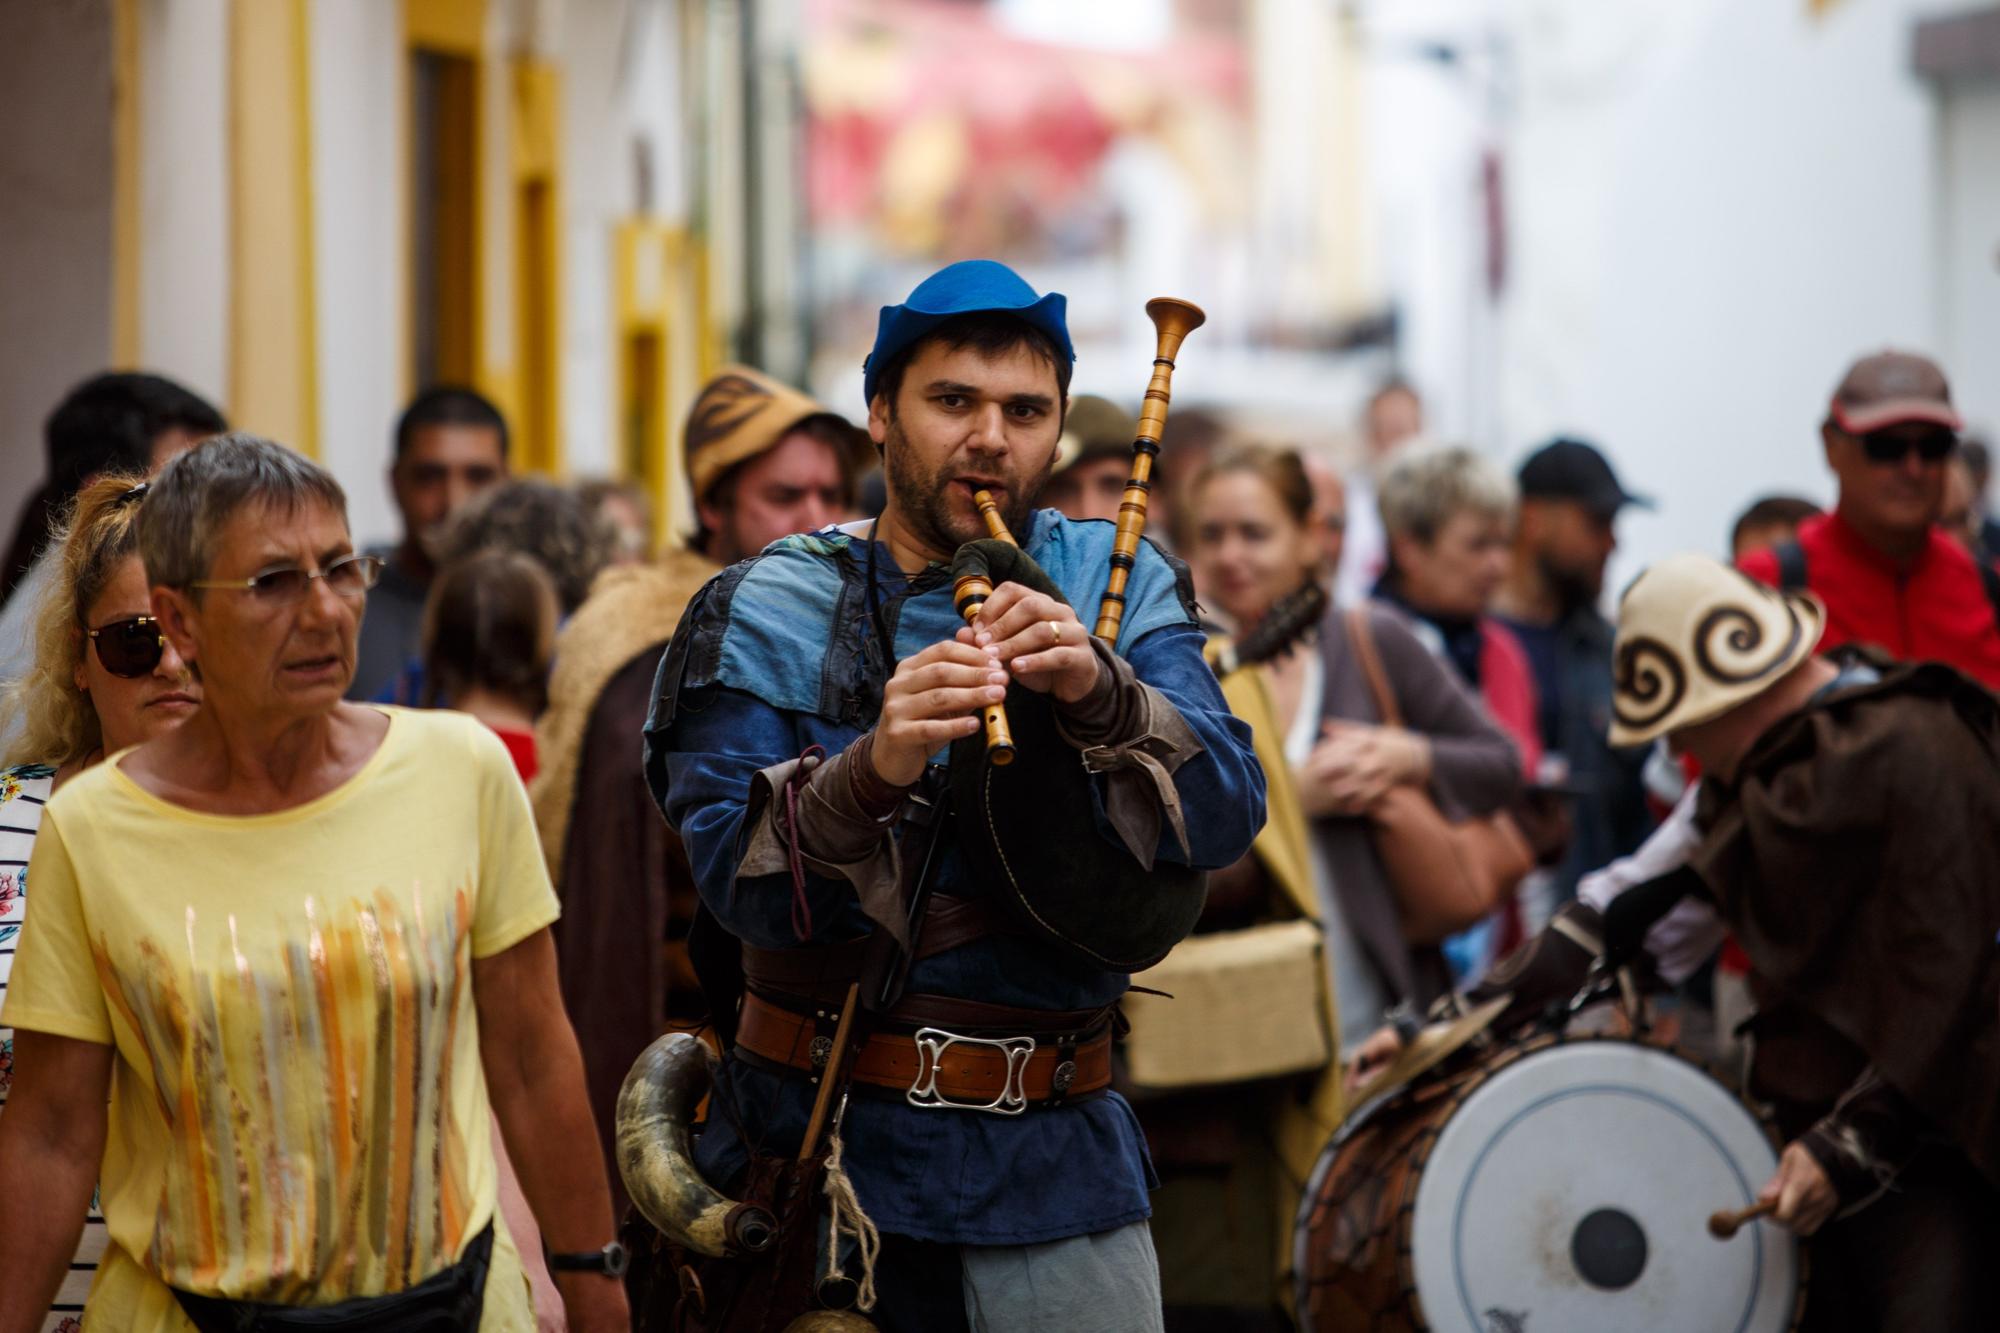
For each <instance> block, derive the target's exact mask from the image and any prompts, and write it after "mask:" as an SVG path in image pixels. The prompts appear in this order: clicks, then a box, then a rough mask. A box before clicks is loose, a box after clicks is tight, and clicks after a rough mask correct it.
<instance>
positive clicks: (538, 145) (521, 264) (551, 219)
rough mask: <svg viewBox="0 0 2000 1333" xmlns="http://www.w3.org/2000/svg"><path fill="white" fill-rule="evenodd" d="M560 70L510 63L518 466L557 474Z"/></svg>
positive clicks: (526, 61)
mask: <svg viewBox="0 0 2000 1333" xmlns="http://www.w3.org/2000/svg"><path fill="white" fill-rule="evenodd" d="M561 126H562V76H561V74H560V73H559V71H558V70H557V69H556V67H555V65H554V64H552V63H551V62H549V61H546V60H539V59H535V58H532V57H520V58H517V59H516V60H515V61H514V64H513V125H512V131H513V134H512V147H513V154H512V157H513V177H514V179H513V189H512V192H511V193H512V198H513V205H514V217H513V226H514V375H513V381H514V389H515V394H516V403H517V410H516V422H515V427H516V429H515V438H516V439H518V440H519V441H520V456H519V463H518V466H520V467H523V468H527V469H530V470H533V471H536V472H543V473H547V474H550V475H554V476H559V475H561V474H562V473H563V471H564V458H563V447H562V309H563V286H562V192H561V186H562V174H561V170H560V161H561V153H562V134H561Z"/></svg>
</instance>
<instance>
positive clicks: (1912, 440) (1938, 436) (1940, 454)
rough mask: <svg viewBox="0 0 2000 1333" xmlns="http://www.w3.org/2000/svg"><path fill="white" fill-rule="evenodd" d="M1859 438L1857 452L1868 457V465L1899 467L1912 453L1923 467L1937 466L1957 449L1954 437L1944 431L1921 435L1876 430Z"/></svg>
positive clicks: (1956, 438)
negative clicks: (1915, 453) (1911, 452)
mask: <svg viewBox="0 0 2000 1333" xmlns="http://www.w3.org/2000/svg"><path fill="white" fill-rule="evenodd" d="M1860 438H1861V452H1862V453H1864V454H1866V455H1868V461H1869V462H1871V463H1900V462H1902V461H1903V460H1904V459H1905V458H1908V457H1909V456H1910V450H1912V449H1914V450H1916V451H1917V457H1918V458H1921V459H1923V460H1924V461H1925V462H1926V463H1941V462H1943V461H1944V460H1945V459H1947V458H1949V457H1950V456H1951V451H1952V450H1954V449H1956V448H1958V436H1957V435H1955V434H1953V433H1952V432H1951V431H1948V430H1927V431H1925V432H1924V433H1923V434H1921V435H1906V434H1901V433H1898V432H1896V431H1893V430H1878V431H1873V432H1871V433H1869V434H1867V435H1863V436H1861V437H1860Z"/></svg>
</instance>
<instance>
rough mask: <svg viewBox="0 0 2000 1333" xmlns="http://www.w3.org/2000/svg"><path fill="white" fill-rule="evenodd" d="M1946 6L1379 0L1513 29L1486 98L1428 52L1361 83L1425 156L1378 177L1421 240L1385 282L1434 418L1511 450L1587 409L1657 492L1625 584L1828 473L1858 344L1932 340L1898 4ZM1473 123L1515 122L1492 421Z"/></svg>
mask: <svg viewBox="0 0 2000 1333" xmlns="http://www.w3.org/2000/svg"><path fill="white" fill-rule="evenodd" d="M1935 7H1936V5H1935V0H1843V3H1840V4H1838V5H1835V6H1834V7H1832V9H1831V10H1830V11H1829V12H1828V13H1827V14H1826V16H1825V17H1823V18H1815V17H1813V16H1812V15H1811V14H1810V13H1809V12H1808V6H1807V5H1806V4H1805V3H1804V0H1786V2H1785V3H1773V4H1754V5H1745V4H1734V3H1724V0H1630V2H1629V3H1619V4H1615V5H1606V4H1604V3H1603V2H1602V0H1510V2H1509V3H1497V2H1496V3H1477V2H1476V0H1420V2H1418V0H1413V2H1412V3H1411V4H1408V5H1402V4H1396V5H1386V6H1385V5H1382V4H1381V3H1379V0H1378V3H1377V4H1375V5H1373V6H1371V9H1370V19H1371V26H1372V27H1374V28H1375V29H1377V30H1380V29H1382V28H1384V27H1386V26H1387V25H1388V24H1389V17H1387V15H1388V14H1389V11H1393V16H1394V18H1395V21H1396V25H1397V27H1399V28H1400V29H1402V30H1403V31H1405V32H1409V31H1411V30H1413V29H1414V30H1415V31H1417V32H1419V33H1421V32H1422V31H1424V30H1426V25H1428V30H1429V31H1432V32H1437V33H1442V34H1445V35H1449V36H1452V37H1455V38H1457V39H1459V40H1461V41H1478V40H1479V39H1480V35H1481V34H1482V32H1486V31H1491V32H1493V33H1497V35H1498V36H1499V38H1500V39H1501V43H1502V45H1501V47H1500V48H1499V49H1500V50H1501V52H1502V54H1501V55H1500V57H1499V58H1498V60H1497V61H1496V63H1495V64H1494V66H1493V67H1492V69H1491V70H1490V71H1486V72H1487V73H1489V74H1490V75H1491V76H1492V77H1493V78H1494V79H1496V80H1497V83H1495V84H1493V85H1491V86H1490V88H1489V91H1490V92H1492V93H1493V94H1494V96H1493V97H1492V98H1491V99H1490V100H1482V101H1478V102H1472V101H1467V100H1465V99H1464V98H1463V97H1462V96H1461V97H1460V98H1459V100H1457V101H1454V100H1452V98H1451V97H1450V96H1449V95H1448V94H1447V92H1446V89H1448V88H1449V87H1450V86H1451V85H1452V84H1453V83H1454V82H1458V83H1460V84H1463V83H1464V82H1465V81H1466V80H1465V79H1464V78H1463V77H1457V78H1447V76H1446V75H1444V74H1443V73H1441V72H1438V71H1436V70H1435V69H1433V70H1431V71H1430V72H1428V73H1426V72H1424V71H1422V70H1420V69H1415V68H1404V69H1402V70H1394V69H1391V70H1388V72H1386V73H1378V78H1377V89H1378V92H1381V91H1382V90H1383V89H1384V88H1385V87H1388V88H1391V89H1392V90H1393V88H1394V87H1395V86H1399V85H1400V86H1402V87H1403V93H1404V95H1402V96H1400V97H1399V98H1397V99H1395V100H1390V99H1388V98H1386V97H1384V98H1378V100H1377V101H1376V103H1375V104H1374V108H1373V115H1374V117H1375V131H1376V134H1377V141H1378V142H1382V141H1385V140H1387V141H1390V142H1393V143H1396V144H1400V145H1401V146H1402V148H1403V150H1404V152H1405V157H1406V161H1405V163H1404V171H1405V174H1406V175H1407V176H1409V177H1411V178H1412V179H1411V180H1408V181H1406V182H1405V184H1404V186H1403V188H1402V191H1401V193H1400V195H1398V194H1393V193H1392V194H1389V195H1387V196H1385V198H1386V199H1387V200H1388V202H1390V203H1391V204H1392V205H1394V206H1397V207H1400V208H1402V209H1403V210H1405V213H1406V214H1408V215H1407V216H1404V215H1398V216H1392V217H1391V218H1389V219H1388V220H1386V221H1385V223H1384V225H1383V233H1384V235H1385V237H1390V238H1396V237H1401V238H1402V240H1401V242H1400V244H1402V245H1403V246H1404V248H1405V249H1406V250H1407V251H1409V252H1411V255H1412V257H1413V258H1414V259H1415V260H1416V261H1417V262H1415V263H1414V264H1408V265H1405V266H1402V267H1397V266H1396V264H1395V261H1394V259H1393V257H1392V261H1391V262H1392V283H1393V284H1394V285H1395V287H1396V289H1397V290H1398V291H1399V292H1400V293H1401V294H1402V297H1403V303H1404V309H1405V313H1406V315H1407V316H1408V324H1407V332H1408V334H1409V339H1410V341H1409V347H1410V351H1411V356H1410V357H1409V362H1410V365H1411V368H1412V371H1413V373H1414V374H1415V375H1416V377H1417V378H1418V379H1419V381H1420V383H1421V385H1422V387H1424V388H1425V389H1426V391H1427V392H1428V393H1429V394H1430V396H1431V397H1432V399H1433V401H1434V403H1435V405H1436V407H1437V409H1438V410H1437V412H1436V414H1435V415H1436V418H1437V420H1438V423H1439V427H1440V429H1439V431H1438V433H1440V434H1447V435H1450V434H1457V433H1459V432H1460V430H1462V429H1464V428H1466V427H1467V426H1470V427H1471V428H1472V431H1471V436H1472V442H1473V443H1474V444H1476V445H1479V446H1481V447H1484V448H1486V449H1489V450H1491V451H1492V452H1494V453H1495V454H1496V456H1498V457H1499V458H1500V459H1501V460H1502V461H1503V462H1505V463H1507V464H1508V465H1510V466H1511V465H1512V464H1514V463H1516V462H1517V461H1518V460H1519V459H1520V458H1521V457H1522V456H1523V455H1524V454H1525V453H1526V452H1527V450H1528V449H1529V448H1531V447H1533V446H1534V445H1536V444H1538V443H1540V442H1542V441H1544V440H1546V439H1547V438H1548V437H1549V436H1550V435H1551V434H1553V433H1555V432H1558V431H1564V432H1572V433H1577V434H1581V435H1584V436H1586V437H1588V438H1591V439H1593V440H1595V441H1597V442H1598V443H1599V444H1601V445H1602V446H1603V447H1604V448H1605V449H1606V450H1607V452H1608V453H1609V454H1610V455H1611V457H1612V459H1613V461H1614V464H1615V465H1616V467H1617V468H1618V470H1619V472H1620V474H1621V475H1622V477H1623V478H1624V480H1625V481H1626V483H1627V485H1628V486H1630V487H1631V488H1632V489H1635V490H1639V491H1644V492H1647V493H1650V494H1652V495H1653V496H1655V497H1657V498H1658V500H1659V501H1660V510H1659V512H1658V513H1657V514H1644V513H1634V514H1630V515H1628V517H1627V518H1626V519H1625V521H1624V522H1623V523H1622V524H1621V527H1620V536H1621V538H1622V539H1623V541H1624V543H1625V545H1624V549H1623V550H1622V551H1621V553H1620V555H1619V557H1618V559H1617V561H1616V563H1615V564H1614V568H1613V571H1612V576H1611V580H1610V582H1611V586H1612V588H1613V589H1614V590H1615V589H1616V588H1617V587H1619V586H1622V584H1623V582H1624V581H1626V580H1627V579H1629V578H1630V577H1631V576H1632V575H1633V574H1635V573H1636V572H1637V571H1638V569H1639V568H1640V567H1641V566H1642V565H1643V564H1644V563H1645V562H1647V561H1650V560H1652V559H1655V558H1657V557H1658V556H1661V555H1664V554H1666V553H1669V552H1671V551H1675V550H1681V549H1701V550H1708V551H1720V550H1721V549H1722V547H1723V546H1724V544H1725V542H1726V538H1727V533H1728V527H1729V524H1730V522H1731V521H1732V520H1733V518H1734V516H1735V514H1736V513H1737V512H1738V511H1739V510H1740V509H1741V508H1742V506H1743V505H1744V504H1745V503H1747V502H1748V501H1749V500H1750V499H1752V498H1753V497H1755V496H1757V495H1760V494H1763V493H1766V492H1770V491H1777V490H1784V491H1791V492H1797V493H1802V494H1805V495H1808V496H1811V497H1814V498H1817V499H1821V500H1826V499H1829V498H1830V495H1831V486H1830V483H1829V481H1828V479H1827V477H1826V474H1825V470H1824V467H1823V464H1822V462H1821V459H1820V455H1819V447H1818V439H1817V432H1816V427H1817V424H1818V422H1819V420H1820V418H1821V416H1822V415H1823V413H1824V410H1825V405H1826V400H1827V397H1828V395H1829V393H1830V392H1831V390H1832V388H1833V385H1834V383H1835V381H1836V380H1837V379H1838V378H1839V376H1840V374H1841V372H1842V371H1843V370H1844V369H1845V367H1846V366H1847V364H1848V363H1849V362H1850V361H1851V360H1853V359H1854V358H1855V357H1856V356H1858V355H1861V354H1864V353H1866V352H1868V351H1871V350H1874V349H1877V348H1879V347H1881V346H1883V345H1885V344H1891V343H1893V344H1898V345H1903V346H1909V347H1913V348H1916V349H1919V350H1926V351H1932V352H1937V351H1940V350H1942V343H1943V342H1944V341H1945V339H1944V330H1943V328H1942V327H1941V322H1940V311H1939V309H1938V304H1939V303H1938V299H1937V288H1938V281H1937V279H1936V277H1935V276H1934V263H1935V261H1936V238H1937V236H1938V225H1937V218H1936V217H1934V215H1933V214H1934V209H1933V203H1932V201H1933V198H1934V193H1935V189H1936V184H1937V170H1936V163H1937V155H1936V152H1935V149H1934V134H1935V128H1936V126H1935V121H1936V117H1935V110H1934V104H1933V101H1932V99H1931V96H1930V94H1929V92H1928V90H1927V89H1926V88H1925V86H1924V85H1923V84H1921V83H1920V82H1919V81H1918V80H1917V79H1916V77H1915V76H1914V75H1913V74H1912V73H1911V70H1910V41H1911V38H1910V27H1911V23H1912V21H1913V18H1914V17H1915V16H1916V15H1917V14H1919V13H1921V12H1924V11H1925V10H1926V9H1927V8H1928V9H1934V8H1935ZM1376 64H1377V68H1378V71H1379V70H1382V69H1384V64H1383V62H1381V61H1377V62H1376ZM1473 73H1474V74H1475V75H1476V74H1478V73H1479V71H1477V70H1475V71H1473ZM1412 84H1417V85H1424V84H1428V85H1429V86H1428V89H1427V90H1426V91H1425V92H1424V93H1423V95H1421V96H1419V95H1417V94H1414V93H1410V92H1409V91H1408V88H1409V86H1410V85H1412ZM1482 134H1497V135H1498V138H1499V142H1501V143H1502V145H1503V148H1504V160H1505V169H1506V187H1507V202H1508V210H1507V227H1508V253H1509V270H1510V271H1509V276H1508V281H1507V287H1506V292H1505V295H1504V296H1503V298H1502V303H1501V306H1500V309H1499V311H1498V323H1497V327H1496V329H1495V334H1494V336H1495V338H1496V346H1495V354H1496V355H1497V358H1498V381H1497V395H1498V414H1497V418H1495V419H1493V422H1492V425H1491V426H1490V427H1487V428H1482V427H1481V420H1482V414H1481V412H1480V410H1479V408H1478V405H1477V404H1476V403H1469V402H1467V401H1465V398H1466V396H1467V395H1468V394H1476V393H1478V392H1479V391H1480V390H1479V379H1478V373H1477V368H1476V367H1475V366H1470V365H1466V364H1463V363H1460V362H1459V361H1457V358H1459V357H1472V356H1476V355H1477V346H1476V343H1475V342H1474V340H1472V339H1471V338H1470V337H1467V336H1457V335H1458V334H1459V331H1460V330H1463V329H1465V328H1467V327H1470V325H1469V324H1468V322H1467V321H1468V319H1469V316H1468V312H1469V311H1473V310H1476V305H1475V304H1474V303H1471V302H1469V301H1468V297H1467V294H1466V290H1465V287H1464V282H1465V280H1466V277H1467V276H1468V275H1473V276H1476V274H1477V265H1476V262H1474V261H1476V254H1474V253H1468V252H1469V250H1470V249H1471V248H1472V247H1475V246H1476V245H1477V243H1478V236H1479V233H1478V231H1477V229H1476V228H1470V229H1468V228H1466V227H1465V226H1464V214H1463V213H1462V212H1460V211H1458V210H1462V209H1465V208H1469V207H1470V206H1471V204H1470V202H1469V201H1468V199H1467V194H1466V191H1465V178H1464V172H1465V163H1466V157H1465V154H1466V153H1467V151H1468V150H1470V149H1473V148H1476V144H1477V141H1478V139H1479V136H1481V135H1482ZM1982 142H1985V141H1982ZM1426 155H1428V157H1429V159H1430V161H1431V162H1432V164H1433V165H1432V166H1431V167H1429V168H1428V170H1427V169H1426V166H1425V159H1426ZM1407 159H1415V165H1411V162H1410V161H1409V160H1407ZM1993 160H1994V159H1989V161H1988V174H1987V176H1986V179H1988V180H1990V179H1991V178H1992V176H1991V170H1990V169H1991V165H1992V161H1993ZM1426 178H1428V179H1429V180H1430V181H1431V184H1430V186H1429V187H1428V188H1429V189H1430V191H1431V195H1430V203H1429V205H1428V207H1430V208H1434V209H1436V210H1438V213H1437V216H1434V217H1429V218H1426V217H1425V216H1424V212H1425V205H1424V200H1425V195H1424V189H1425V186H1424V184H1423V182H1424V180H1425V179H1426ZM1412 200H1415V201H1417V206H1416V207H1414V209H1413V208H1412V205H1411V203H1410V201H1412ZM1426 235H1431V236H1434V237H1439V238H1441V239H1440V240H1438V241H1436V242H1435V243H1433V244H1430V245H1428V246H1426V244H1425V241H1424V238H1425V236H1426ZM1454 321H1457V326H1456V328H1455V327H1454ZM1947 369H1948V370H1950V369H1953V367H1950V366H1947ZM1957 378H1958V379H1959V380H1960V382H1961V383H1969V381H1970V378H1971V368H1970V367H1962V368H1958V374H1957Z"/></svg>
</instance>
